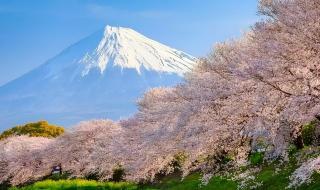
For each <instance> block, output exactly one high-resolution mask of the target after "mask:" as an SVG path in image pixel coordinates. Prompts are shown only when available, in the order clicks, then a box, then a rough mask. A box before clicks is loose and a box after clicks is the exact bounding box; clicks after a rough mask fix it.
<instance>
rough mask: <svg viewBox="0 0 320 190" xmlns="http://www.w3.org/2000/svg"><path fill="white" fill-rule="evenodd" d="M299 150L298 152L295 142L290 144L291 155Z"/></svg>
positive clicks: (289, 152)
mask: <svg viewBox="0 0 320 190" xmlns="http://www.w3.org/2000/svg"><path fill="white" fill-rule="evenodd" d="M297 152H298V148H297V146H296V145H294V144H290V145H289V147H288V154H289V156H292V155H294V154H295V153H297Z"/></svg>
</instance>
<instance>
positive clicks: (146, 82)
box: [0, 26, 196, 130]
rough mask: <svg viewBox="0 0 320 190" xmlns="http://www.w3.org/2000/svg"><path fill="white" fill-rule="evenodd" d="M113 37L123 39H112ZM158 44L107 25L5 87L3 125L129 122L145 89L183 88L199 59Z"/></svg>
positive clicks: (2, 89)
mask: <svg viewBox="0 0 320 190" xmlns="http://www.w3.org/2000/svg"><path fill="white" fill-rule="evenodd" d="M115 31H119V32H118V33H115ZM128 33H129V34H130V35H129V37H130V38H129V37H128V36H127V35H128ZM110 34H112V35H118V36H122V37H121V38H123V39H122V41H121V42H119V43H118V42H117V41H111V40H108V39H109V38H110ZM112 35H111V36H112ZM132 35H133V37H132ZM135 35H137V36H138V37H136V38H137V39H136V38H135ZM145 39H147V40H145ZM110 41H111V42H110ZM126 41H130V42H126ZM108 43H109V44H117V45H116V46H118V47H119V48H120V49H119V48H114V49H111V47H110V46H108ZM159 44H160V43H158V42H156V41H154V40H151V39H150V40H148V38H147V37H144V36H143V35H141V34H139V33H137V32H135V31H133V30H131V29H127V28H121V27H110V26H107V27H105V30H103V31H100V32H96V33H94V34H92V35H91V36H88V37H86V38H84V39H82V40H80V41H79V42H77V43H74V44H73V45H71V46H69V47H68V48H66V49H65V50H63V51H62V52H61V53H59V54H58V55H57V56H55V57H53V58H51V59H49V60H48V61H47V62H45V63H44V64H42V65H40V66H39V67H37V68H36V69H34V70H32V71H30V72H28V73H26V74H24V75H22V76H21V77H19V78H17V79H15V80H13V81H11V82H9V83H7V84H5V85H3V86H1V87H0V105H1V106H2V108H3V110H2V111H1V110H0V122H1V123H2V124H3V125H5V127H11V126H13V125H18V124H22V123H26V122H32V121H36V120H43V119H45V120H49V121H50V122H54V123H57V124H59V125H67V126H70V125H74V124H76V123H77V122H79V121H81V120H86V119H98V118H111V119H115V120H117V119H121V118H126V117H128V116H130V115H132V114H133V113H134V112H135V111H136V105H135V104H136V100H137V98H138V97H140V96H141V95H142V94H143V93H144V92H145V91H146V90H148V89H150V88H153V87H159V86H174V85H176V84H178V83H179V82H181V81H182V80H183V77H182V76H183V75H184V73H186V72H188V71H190V70H191V68H192V67H193V66H194V65H195V64H196V58H194V57H192V56H190V55H188V54H185V53H183V52H182V51H179V50H176V49H173V48H170V47H167V46H165V45H163V44H160V45H159ZM120 46H121V47H120ZM141 47H143V48H141ZM144 47H146V48H144ZM99 48H100V49H99ZM121 48H122V49H121ZM130 48H131V49H130ZM150 49H153V51H149V50H150ZM157 50H159V52H156V51H157ZM181 55H183V56H181ZM88 56H90V59H89V60H88V59H87V60H85V59H84V58H85V57H88ZM126 56H128V59H125V58H126ZM157 56H160V57H161V59H162V60H165V61H162V62H161V59H158V58H157ZM115 60H117V61H115ZM159 60H160V61H159ZM162 63H163V64H162ZM161 64H162V65H161ZM172 68H173V69H172ZM65 121H67V122H65ZM0 130H1V129H0Z"/></svg>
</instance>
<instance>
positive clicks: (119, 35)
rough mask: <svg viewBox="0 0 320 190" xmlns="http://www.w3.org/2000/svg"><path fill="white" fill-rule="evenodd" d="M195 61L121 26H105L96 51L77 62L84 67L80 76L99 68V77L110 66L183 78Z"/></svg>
mask: <svg viewBox="0 0 320 190" xmlns="http://www.w3.org/2000/svg"><path fill="white" fill-rule="evenodd" d="M196 60H197V59H196V58H195V57H193V56H191V55H188V54H186V53H184V52H182V51H179V50H176V49H173V48H170V47H168V46H165V45H163V44H161V43H159V42H156V41H154V40H151V39H149V38H147V37H145V36H143V35H141V34H140V33H138V32H136V31H134V30H132V29H129V28H123V27H111V26H106V27H105V29H104V35H103V38H102V39H101V41H100V43H99V45H98V47H97V48H95V49H94V50H93V51H92V52H88V53H86V55H85V56H84V57H83V58H82V59H81V60H80V63H81V64H83V65H84V68H85V69H84V70H83V71H82V76H85V75H87V74H88V73H89V72H90V70H91V69H94V68H98V69H99V70H100V72H101V74H102V73H103V72H104V71H105V70H106V69H107V66H108V65H109V67H110V66H112V67H121V69H123V68H130V69H136V70H137V72H138V73H140V71H141V69H142V68H144V69H146V70H153V71H158V72H167V73H175V74H178V75H183V74H184V73H186V72H188V71H190V70H191V68H192V67H193V66H194V65H195V63H196Z"/></svg>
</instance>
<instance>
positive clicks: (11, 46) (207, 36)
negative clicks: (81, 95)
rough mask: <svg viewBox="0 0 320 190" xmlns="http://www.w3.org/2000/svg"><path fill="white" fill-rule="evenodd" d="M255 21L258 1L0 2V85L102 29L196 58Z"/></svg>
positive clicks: (39, 0) (97, 0)
mask: <svg viewBox="0 0 320 190" xmlns="http://www.w3.org/2000/svg"><path fill="white" fill-rule="evenodd" d="M258 19H259V17H258V15H257V0H244V1H240V0H0V86H1V85H4V84H5V83H7V82H9V81H11V80H13V79H15V78H17V77H19V76H21V75H23V74H24V73H26V72H28V71H31V70H32V69H34V68H36V67H38V66H40V65H41V64H43V63H45V61H46V60H48V59H50V58H52V57H54V56H55V55H57V54H59V52H61V51H62V50H63V49H65V48H67V47H68V46H70V45H72V44H73V43H76V42H77V41H79V40H81V39H82V38H85V37H86V36H88V35H90V34H92V33H94V32H96V31H98V30H100V29H102V28H103V27H105V26H106V25H111V26H122V27H130V28H132V29H134V30H136V31H138V32H140V33H142V34H143V35H145V36H147V37H149V38H151V39H154V40H156V41H159V42H161V43H163V44H165V45H169V46H170V47H173V48H176V49H179V50H182V51H185V52H186V53H189V54H191V55H194V56H197V57H201V56H206V55H207V54H208V53H209V52H210V50H211V49H212V47H213V45H214V44H215V43H217V42H222V41H225V40H228V39H232V38H237V37H239V36H240V35H241V34H243V32H245V31H248V30H249V29H250V26H252V24H254V22H256V21H257V20H258Z"/></svg>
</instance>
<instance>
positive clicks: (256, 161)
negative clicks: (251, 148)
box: [249, 152, 264, 166]
mask: <svg viewBox="0 0 320 190" xmlns="http://www.w3.org/2000/svg"><path fill="white" fill-rule="evenodd" d="M263 159H264V153H263V152H254V153H252V154H250V156H249V160H250V163H251V164H252V165H255V166H256V165H261V164H262V163H263Z"/></svg>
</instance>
